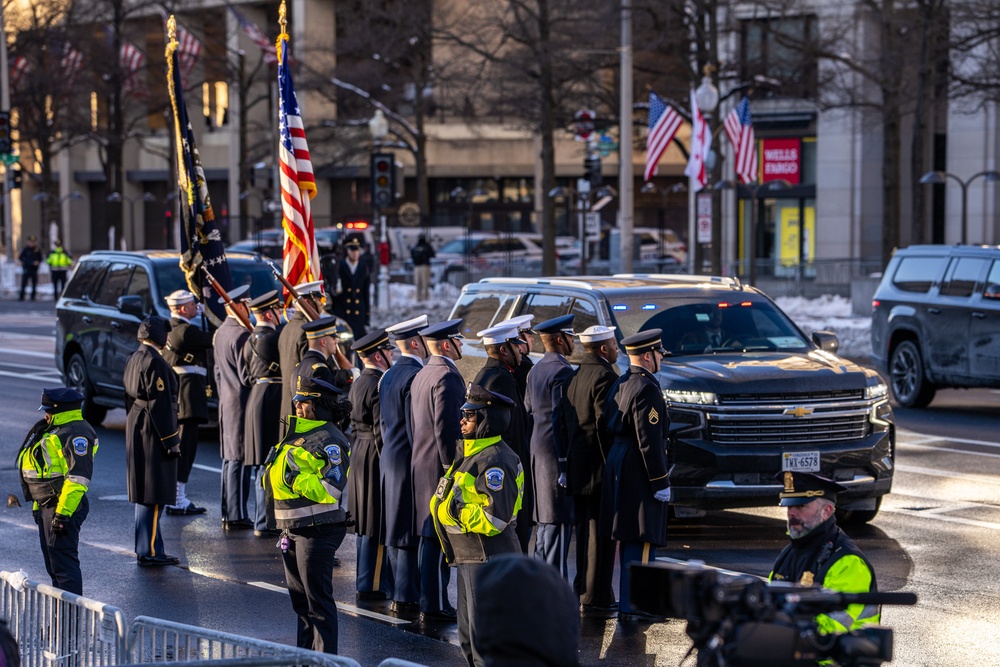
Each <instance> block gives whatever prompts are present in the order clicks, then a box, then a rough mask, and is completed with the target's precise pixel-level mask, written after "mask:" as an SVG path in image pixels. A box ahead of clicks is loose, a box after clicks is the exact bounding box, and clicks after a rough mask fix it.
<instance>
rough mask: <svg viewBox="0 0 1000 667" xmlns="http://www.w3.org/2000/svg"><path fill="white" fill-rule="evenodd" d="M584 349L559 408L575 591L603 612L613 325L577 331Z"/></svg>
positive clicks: (608, 544)
mask: <svg viewBox="0 0 1000 667" xmlns="http://www.w3.org/2000/svg"><path fill="white" fill-rule="evenodd" d="M579 338H580V344H581V345H582V346H583V349H584V353H583V356H582V357H581V358H580V365H579V366H578V367H577V369H576V371H575V372H574V373H573V377H572V378H571V379H570V381H569V383H568V384H567V385H566V409H565V411H564V412H563V420H564V423H565V426H564V428H565V429H566V435H567V440H568V443H569V454H568V456H567V460H566V481H567V486H566V490H567V491H568V492H569V495H570V496H572V497H573V513H574V519H575V524H576V577H575V578H574V579H573V589H574V590H575V591H576V594H577V595H579V596H580V609H581V611H583V612H589V613H597V614H605V613H610V612H613V611H614V609H615V606H616V605H615V594H614V591H613V590H612V581H611V580H612V578H613V577H614V572H615V543H614V541H613V540H609V539H606V538H602V537H600V536H599V535H598V531H597V522H598V519H599V518H600V515H601V477H602V475H603V473H604V461H605V459H607V456H608V452H610V451H611V435H610V434H609V433H608V428H607V420H605V418H604V404H605V401H606V400H607V398H608V393H609V392H610V391H611V386H612V385H613V384H614V383H615V381H616V380H617V379H618V367H617V366H616V365H615V362H617V361H618V343H617V341H615V327H604V326H600V325H595V326H592V327H588V328H587V329H584V330H583V331H581V332H580V334H579Z"/></svg>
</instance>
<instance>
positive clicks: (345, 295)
mask: <svg viewBox="0 0 1000 667" xmlns="http://www.w3.org/2000/svg"><path fill="white" fill-rule="evenodd" d="M344 247H345V248H346V249H347V257H345V258H344V259H342V260H340V262H338V263H337V272H338V273H337V278H338V281H339V285H340V292H339V293H337V294H336V295H335V297H334V300H333V313H334V315H337V316H338V317H341V318H343V319H344V321H346V322H347V323H348V324H349V325H350V327H351V330H352V331H353V332H354V338H355V339H359V338H362V337H363V336H364V335H365V334H366V333H367V332H368V321H369V320H370V319H371V306H370V300H371V297H370V294H369V293H370V288H371V283H372V280H371V272H370V270H369V267H368V264H367V262H364V261H362V259H361V242H360V241H358V239H357V238H352V239H350V240H348V241H347V243H345V244H344Z"/></svg>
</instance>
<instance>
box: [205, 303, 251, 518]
mask: <svg viewBox="0 0 1000 667" xmlns="http://www.w3.org/2000/svg"><path fill="white" fill-rule="evenodd" d="M249 292H250V287H249V286H247V285H241V286H240V287H237V288H236V289H234V290H233V291H232V292H230V293H229V297H230V298H231V299H232V300H233V305H232V306H228V305H227V306H226V312H227V313H228V317H226V319H225V320H223V321H222V324H221V325H220V326H219V328H218V330H216V332H215V339H214V341H213V342H214V347H215V386H216V388H217V389H218V391H219V436H220V437H219V440H220V442H221V445H222V528H223V530H252V529H253V522H251V521H250V520H249V519H247V498H248V496H249V495H250V471H249V470H247V469H246V468H245V467H244V465H243V454H244V452H243V442H244V433H245V423H246V409H247V398H248V397H249V396H250V386H249V385H248V384H247V381H246V378H247V371H246V365H245V364H244V360H243V347H244V345H246V342H247V339H248V338H249V337H250V332H249V331H247V330H246V327H244V326H243V323H242V322H240V320H239V319H238V318H237V316H236V314H235V313H236V312H237V311H239V312H241V313H243V314H244V315H245V316H247V317H249V315H250V311H249V309H248V306H247V302H248V301H249ZM219 302H220V303H225V300H224V299H221V298H220V299H219Z"/></svg>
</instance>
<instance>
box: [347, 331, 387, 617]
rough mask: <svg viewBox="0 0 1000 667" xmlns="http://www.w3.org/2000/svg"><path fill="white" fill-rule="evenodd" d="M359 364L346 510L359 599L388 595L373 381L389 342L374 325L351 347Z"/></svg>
mask: <svg viewBox="0 0 1000 667" xmlns="http://www.w3.org/2000/svg"><path fill="white" fill-rule="evenodd" d="M351 350H352V351H354V352H355V353H357V355H358V356H359V357H360V358H361V361H362V363H363V364H364V369H363V370H362V371H361V375H360V376H358V379H356V380H355V381H354V382H352V383H351V391H350V394H349V398H350V401H351V429H352V431H353V439H354V443H353V446H352V447H351V471H350V474H349V475H348V479H347V511H348V512H350V514H351V516H352V517H353V518H354V521H355V525H354V532H355V533H356V534H357V538H358V539H357V556H358V563H357V565H358V568H357V589H358V593H357V596H358V599H359V600H384V599H386V598H388V597H391V595H392V577H391V574H390V573H389V571H388V569H389V568H388V567H387V565H388V559H387V556H386V553H385V520H384V514H383V512H382V486H381V485H382V473H381V465H380V461H379V457H380V456H381V454H382V426H381V424H380V421H379V416H380V414H381V406H380V403H379V387H378V385H379V381H380V380H381V379H382V374H383V373H385V371H386V370H387V369H388V368H389V367H390V366H392V350H393V345H392V344H391V343H390V342H389V334H387V333H386V332H385V329H376V330H375V331H372V332H370V333H369V334H368V335H367V336H365V337H364V338H362V339H361V340H358V341H356V342H355V343H354V345H352V346H351Z"/></svg>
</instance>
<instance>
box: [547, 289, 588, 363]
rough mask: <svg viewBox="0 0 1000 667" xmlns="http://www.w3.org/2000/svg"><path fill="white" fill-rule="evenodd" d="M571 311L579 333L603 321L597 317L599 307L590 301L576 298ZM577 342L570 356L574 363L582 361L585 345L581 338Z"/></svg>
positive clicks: (574, 328) (574, 324)
mask: <svg viewBox="0 0 1000 667" xmlns="http://www.w3.org/2000/svg"><path fill="white" fill-rule="evenodd" d="M569 312H571V313H573V315H575V316H576V317H574V318H573V331H576V332H577V333H579V332H581V331H583V330H584V329H586V328H587V327H592V326H594V325H596V324H600V323H601V322H600V320H598V319H597V308H596V307H595V306H594V304H592V303H591V302H590V301H585V300H583V299H575V300H574V301H573V308H572V310H570V311H569ZM576 342H577V344H576V345H575V346H574V347H573V355H572V356H571V357H570V358H569V360H570V362H572V363H574V364H577V363H580V358H581V357H582V356H583V345H580V344H579V343H580V341H579V339H577V341H576ZM536 349H537V348H536Z"/></svg>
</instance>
